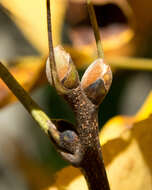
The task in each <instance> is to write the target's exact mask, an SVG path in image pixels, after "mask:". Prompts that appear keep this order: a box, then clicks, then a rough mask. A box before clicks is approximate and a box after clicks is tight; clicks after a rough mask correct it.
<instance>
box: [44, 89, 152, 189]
mask: <svg viewBox="0 0 152 190" xmlns="http://www.w3.org/2000/svg"><path fill="white" fill-rule="evenodd" d="M151 123H152V92H151V93H150V94H149V96H148V98H147V99H146V101H145V103H144V105H143V106H142V108H141V109H140V110H139V112H137V114H136V115H135V116H132V117H126V116H116V117H114V118H112V119H111V120H110V121H108V122H107V123H106V125H105V126H104V128H103V130H102V131H101V133H100V142H101V145H102V151H103V157H104V162H105V165H106V171H107V175H108V179H109V183H110V187H111V189H112V190H119V189H120V190H122V189H123V190H128V189H134V190H141V189H146V190H150V189H151V188H152V181H151V171H152V152H151V144H152V125H151ZM94 172H95V171H94ZM63 189H66V190H76V189H79V190H81V189H82V190H84V189H87V185H86V182H85V179H84V177H83V175H82V174H81V173H80V171H79V170H78V169H76V168H73V167H72V166H70V167H67V168H64V169H63V170H61V171H60V172H59V173H57V175H56V182H55V184H53V185H52V186H51V187H49V188H47V190H63Z"/></svg>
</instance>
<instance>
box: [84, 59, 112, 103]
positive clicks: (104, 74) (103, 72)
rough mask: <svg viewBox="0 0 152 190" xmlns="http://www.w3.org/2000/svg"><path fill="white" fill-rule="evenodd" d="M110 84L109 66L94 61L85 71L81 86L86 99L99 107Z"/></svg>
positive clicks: (100, 60) (110, 73) (102, 62)
mask: <svg viewBox="0 0 152 190" xmlns="http://www.w3.org/2000/svg"><path fill="white" fill-rule="evenodd" d="M111 82H112V72H111V69H110V66H109V65H107V64H105V63H104V61H103V60H102V59H97V60H95V61H94V62H93V63H92V64H91V65H90V66H89V67H88V69H87V70H86V71H85V73H84V75H83V77H82V80H81V86H82V88H83V89H84V91H85V93H86V95H87V97H88V98H89V99H90V100H91V101H92V102H93V103H94V104H96V105H99V104H100V103H101V102H102V100H103V99H104V97H105V96H106V94H107V92H108V90H109V88H110V86H111Z"/></svg>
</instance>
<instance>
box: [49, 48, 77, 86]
mask: <svg viewBox="0 0 152 190" xmlns="http://www.w3.org/2000/svg"><path fill="white" fill-rule="evenodd" d="M54 58H55V63H56V71H55V72H57V76H58V79H59V81H60V83H61V84H62V86H63V87H64V88H65V89H66V88H67V89H72V88H75V87H76V86H77V85H78V82H79V78H78V73H77V70H76V68H75V65H74V63H73V61H72V59H71V56H70V54H69V53H67V52H66V51H65V50H64V49H63V47H62V46H61V45H59V46H57V47H55V48H54ZM46 75H47V78H48V81H49V83H50V84H51V85H53V82H52V72H51V67H50V61H49V58H48V59H47V62H46ZM53 77H54V76H53ZM53 80H54V81H56V79H55V78H53ZM54 85H55V87H56V88H57V90H59V89H58V86H57V84H54Z"/></svg>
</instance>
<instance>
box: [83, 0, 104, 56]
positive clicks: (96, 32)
mask: <svg viewBox="0 0 152 190" xmlns="http://www.w3.org/2000/svg"><path fill="white" fill-rule="evenodd" d="M86 1H87V6H88V12H89V16H90V20H91V24H92V28H93V32H94V36H95V39H96V45H97V51H98V57H100V58H103V57H104V53H103V48H102V44H101V40H100V32H99V27H98V23H97V18H96V15H95V11H94V8H93V5H92V3H91V0H86Z"/></svg>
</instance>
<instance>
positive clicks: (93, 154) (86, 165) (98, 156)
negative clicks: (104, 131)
mask: <svg viewBox="0 0 152 190" xmlns="http://www.w3.org/2000/svg"><path fill="white" fill-rule="evenodd" d="M64 98H65V99H66V100H67V101H68V103H69V104H70V105H71V107H72V110H73V111H74V113H75V117H76V121H77V126H76V130H77V132H78V134H79V139H80V144H81V146H80V147H81V148H80V153H79V154H80V155H79V157H80V162H79V163H75V164H76V165H77V167H79V168H80V169H81V171H82V173H83V174H84V176H85V178H86V181H87V184H88V187H89V190H110V188H109V183H108V179H107V175H106V171H105V167H104V163H103V158H102V152H101V147H100V142H99V131H98V113H97V112H98V109H97V107H96V106H95V105H94V104H92V103H91V102H90V101H89V100H88V99H87V98H86V95H85V94H84V92H83V91H82V89H81V87H80V86H79V87H77V88H76V89H73V92H71V93H69V94H67V95H66V96H65V97H64ZM69 161H70V160H69Z"/></svg>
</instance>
